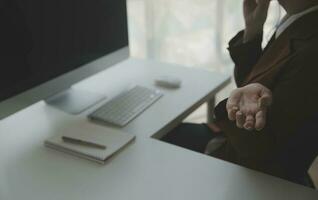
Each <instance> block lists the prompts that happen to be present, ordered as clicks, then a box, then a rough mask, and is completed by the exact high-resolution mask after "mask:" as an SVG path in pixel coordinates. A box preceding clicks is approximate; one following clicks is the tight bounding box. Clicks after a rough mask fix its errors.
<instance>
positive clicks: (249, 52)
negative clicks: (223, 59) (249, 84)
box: [228, 31, 263, 87]
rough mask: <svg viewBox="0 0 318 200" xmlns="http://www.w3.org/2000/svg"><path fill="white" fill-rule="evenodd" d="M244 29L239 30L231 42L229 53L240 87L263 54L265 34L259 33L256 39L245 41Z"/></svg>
mask: <svg viewBox="0 0 318 200" xmlns="http://www.w3.org/2000/svg"><path fill="white" fill-rule="evenodd" d="M243 36H244V31H241V32H239V33H238V34H237V35H236V36H235V37H234V38H233V39H232V40H231V41H230V42H229V48H228V50H229V53H230V56H231V58H232V60H233V62H234V63H235V68H234V78H235V81H236V84H237V85H238V86H239V87H240V86H241V84H242V82H243V80H244V79H245V78H246V76H247V75H248V74H249V73H250V71H251V70H252V68H253V66H254V65H255V64H256V63H257V61H258V60H259V58H260V57H261V55H262V52H263V50H262V39H263V34H259V35H258V36H257V37H256V38H255V39H254V40H252V41H249V42H246V43H243Z"/></svg>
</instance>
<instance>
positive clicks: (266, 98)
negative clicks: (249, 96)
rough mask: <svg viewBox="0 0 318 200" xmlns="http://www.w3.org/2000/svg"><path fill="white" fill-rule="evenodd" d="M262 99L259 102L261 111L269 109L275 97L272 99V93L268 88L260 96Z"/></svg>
mask: <svg viewBox="0 0 318 200" xmlns="http://www.w3.org/2000/svg"><path fill="white" fill-rule="evenodd" d="M260 96H261V97H260V98H259V100H258V104H259V107H260V108H261V109H264V108H267V107H268V106H270V105H271V104H272V101H273V97H272V92H271V91H270V90H268V89H266V88H263V90H262V91H261V94H260Z"/></svg>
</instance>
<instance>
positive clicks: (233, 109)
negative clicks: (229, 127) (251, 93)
mask: <svg viewBox="0 0 318 200" xmlns="http://www.w3.org/2000/svg"><path fill="white" fill-rule="evenodd" d="M238 110H239V108H238V107H236V106H234V107H231V108H230V109H228V112H227V113H228V117H229V120H231V121H235V119H236V113H237V111H238Z"/></svg>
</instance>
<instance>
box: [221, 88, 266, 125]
mask: <svg viewBox="0 0 318 200" xmlns="http://www.w3.org/2000/svg"><path fill="white" fill-rule="evenodd" d="M271 102H272V93H271V91H270V90H269V89H267V88H266V87H265V86H263V85H261V84H258V83H254V84H249V85H247V86H245V87H242V88H238V89H236V90H234V91H233V92H232V93H231V95H230V97H229V99H228V102H227V105H226V108H227V112H228V117H229V119H230V120H232V121H236V125H237V126H238V127H239V128H245V129H247V130H253V129H256V130H261V129H263V128H264V126H265V124H266V112H267V109H268V107H269V106H270V104H271Z"/></svg>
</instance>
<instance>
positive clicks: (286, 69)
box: [215, 12, 318, 177]
mask: <svg viewBox="0 0 318 200" xmlns="http://www.w3.org/2000/svg"><path fill="white" fill-rule="evenodd" d="M242 38H243V32H240V33H239V34H238V35H237V36H236V37H234V39H232V41H231V42H230V46H229V51H230V55H231V57H232V59H233V61H234V63H235V65H236V66H235V80H236V83H237V85H238V86H239V87H241V86H244V85H247V84H250V83H256V82H257V83H261V84H263V85H265V86H266V87H268V88H269V89H271V91H272V92H273V98H274V101H273V104H272V106H271V107H270V108H269V111H268V115H267V124H266V127H265V128H264V129H263V130H262V131H260V132H257V131H251V132H250V131H246V130H243V129H239V128H237V127H236V125H235V123H233V122H231V121H229V120H228V119H227V114H226V109H225V104H226V101H223V102H221V103H220V104H219V105H218V106H217V107H216V117H217V123H218V124H219V125H220V127H221V128H222V130H223V131H224V134H225V135H226V137H227V139H228V140H227V144H226V145H225V146H224V147H223V148H222V149H220V151H219V152H217V153H216V154H215V156H218V157H220V158H223V159H225V160H229V161H231V162H234V163H238V164H240V165H244V166H247V167H249V168H253V169H257V170H261V171H264V172H267V173H270V174H273V175H277V176H281V177H284V176H285V175H284V172H283V171H282V169H281V166H279V164H277V163H275V162H274V158H275V156H276V155H277V154H278V153H279V152H281V151H282V148H283V147H284V146H285V144H287V143H288V142H289V140H290V138H291V137H292V136H293V135H294V134H295V131H296V130H297V129H298V128H299V127H301V126H302V124H304V123H305V122H306V120H307V119H308V118H310V117H311V116H312V115H314V114H315V113H318V12H313V13H310V14H307V15H305V16H303V17H302V18H300V19H298V20H297V21H295V22H294V23H293V24H292V25H291V26H290V27H288V28H287V29H286V31H285V32H283V33H282V35H280V36H279V37H278V38H277V39H275V40H273V41H272V42H270V44H269V45H268V46H267V47H266V48H265V50H262V48H261V42H262V39H261V38H262V36H261V35H260V36H259V37H258V38H256V39H255V40H254V41H251V42H248V43H245V44H243V43H242ZM317 134H318V133H317ZM291 164H292V163H291Z"/></svg>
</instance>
